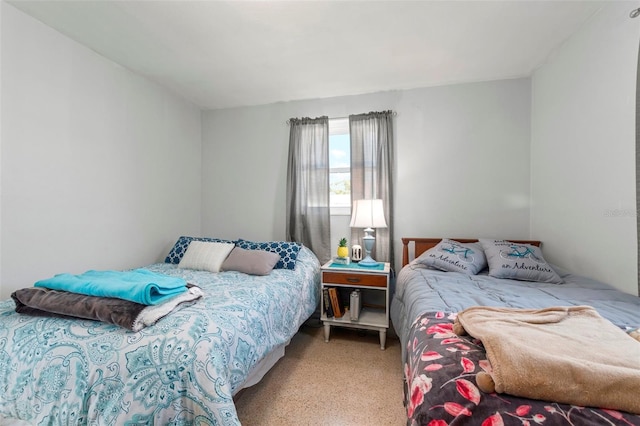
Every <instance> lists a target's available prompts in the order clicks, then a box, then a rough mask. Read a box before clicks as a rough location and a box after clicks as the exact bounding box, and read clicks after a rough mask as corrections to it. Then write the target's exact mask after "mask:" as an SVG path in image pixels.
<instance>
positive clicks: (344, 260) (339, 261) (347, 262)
mask: <svg viewBox="0 0 640 426" xmlns="http://www.w3.org/2000/svg"><path fill="white" fill-rule="evenodd" d="M331 261H332V262H333V263H337V264H338V265H350V264H351V258H350V257H334V258H333V259H331Z"/></svg>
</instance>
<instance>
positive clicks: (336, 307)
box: [322, 287, 345, 318]
mask: <svg viewBox="0 0 640 426" xmlns="http://www.w3.org/2000/svg"><path fill="white" fill-rule="evenodd" d="M322 297H323V304H324V310H325V314H326V315H327V317H334V318H342V316H343V315H344V313H345V308H344V302H343V300H342V298H341V297H340V291H339V290H338V289H337V288H336V287H325V288H324V289H323V290H322Z"/></svg>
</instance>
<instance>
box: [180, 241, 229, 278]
mask: <svg viewBox="0 0 640 426" xmlns="http://www.w3.org/2000/svg"><path fill="white" fill-rule="evenodd" d="M234 247H235V244H233V243H214V242H210V241H191V242H190V243H189V247H188V248H187V251H186V252H185V253H184V256H182V259H180V263H179V264H178V268H186V269H198V270H201V271H209V272H220V266H222V262H224V260H225V259H226V258H227V256H229V253H231V250H233V248H234Z"/></svg>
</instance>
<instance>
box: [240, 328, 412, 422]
mask: <svg viewBox="0 0 640 426" xmlns="http://www.w3.org/2000/svg"><path fill="white" fill-rule="evenodd" d="M386 346H387V348H386V350H384V351H382V350H380V342H379V340H378V333H377V332H373V331H367V332H364V331H359V330H353V329H346V328H335V327H334V328H332V329H331V339H330V340H329V342H328V343H325V342H324V336H323V329H322V327H319V328H312V327H306V326H303V327H302V328H301V329H300V331H299V332H298V334H297V335H296V336H294V338H293V339H292V340H291V344H290V345H289V346H288V347H287V350H286V354H285V356H284V358H282V359H281V360H280V361H278V363H277V364H276V365H275V366H274V367H273V369H272V370H271V371H270V372H269V373H268V374H267V375H266V376H265V377H264V378H263V379H262V381H261V382H260V383H258V384H257V385H255V386H253V387H251V388H249V389H245V390H244V391H242V392H241V393H240V395H239V396H238V397H237V398H236V408H237V410H238V417H239V418H240V421H241V422H242V424H243V426H251V425H261V426H265V425H283V426H285V425H327V426H334V425H335V426H352V425H353V426H359V425H363V426H364V425H366V426H371V425H393V426H400V425H405V424H406V414H405V410H404V407H403V404H402V374H403V373H402V364H401V360H400V342H399V341H398V340H397V338H391V337H389V338H387V345H386Z"/></svg>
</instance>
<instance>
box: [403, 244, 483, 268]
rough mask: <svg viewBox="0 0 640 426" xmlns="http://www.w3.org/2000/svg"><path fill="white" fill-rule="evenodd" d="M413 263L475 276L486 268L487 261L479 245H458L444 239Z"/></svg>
mask: <svg viewBox="0 0 640 426" xmlns="http://www.w3.org/2000/svg"><path fill="white" fill-rule="evenodd" d="M414 262H415V263H420V264H423V265H426V266H429V267H431V268H435V269H440V270H441V271H446V272H462V273H463V274H466V275H475V274H477V273H478V272H480V271H481V270H483V269H484V268H485V267H486V266H487V259H486V258H485V256H484V253H483V251H482V246H480V244H479V243H459V242H458V241H454V240H449V239H446V238H445V239H443V240H442V241H440V242H439V243H438V244H437V245H436V246H435V247H432V248H430V249H429V250H427V251H425V252H424V253H422V254H421V255H420V256H419V257H418V258H416V259H415V260H414Z"/></svg>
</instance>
